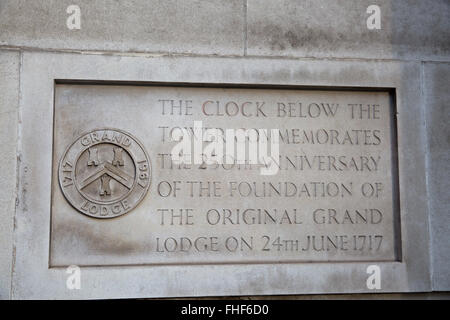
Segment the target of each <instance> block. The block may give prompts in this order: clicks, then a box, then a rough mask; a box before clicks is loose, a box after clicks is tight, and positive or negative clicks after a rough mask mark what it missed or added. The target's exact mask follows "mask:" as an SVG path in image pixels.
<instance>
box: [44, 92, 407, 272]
mask: <svg viewBox="0 0 450 320" xmlns="http://www.w3.org/2000/svg"><path fill="white" fill-rule="evenodd" d="M217 102H218V103H217ZM242 108H243V109H242ZM393 117H394V106H393V105H392V104H391V101H390V95H389V93H388V92H363V91H362V92H358V91H327V90H321V91H308V90H264V89H225V88H195V87H193V88H189V87H178V88H177V87H159V86H149V87H142V86H140V87H133V86H118V85H116V86H101V85H100V86H99V85H97V86H96V85H57V86H56V90H55V124H54V158H53V164H54V165H53V182H52V230H51V235H52V237H51V253H50V254H51V260H50V265H51V266H53V267H56V266H69V265H72V264H75V265H80V266H89V265H96V266H99V265H143V264H192V263H195V264H205V263H274V262H277V263H280V262H285V263H286V262H320V261H322V262H324V261H328V262H330V261H335V262H339V261H395V260H399V259H400V256H399V254H400V248H397V247H399V245H400V243H399V242H398V240H399V239H398V238H397V237H399V231H400V230H395V229H396V228H397V229H398V221H399V208H398V205H397V204H398V192H397V185H398V177H397V176H396V175H397V169H396V165H397V159H396V154H397V152H396V137H395V136H392V132H395V127H394V128H392V127H391V126H392V125H393V123H394V119H393ZM194 121H201V122H202V128H201V129H200V134H202V135H204V134H205V132H206V131H205V130H206V128H219V129H221V130H224V131H225V130H227V129H233V130H235V129H240V128H244V129H252V128H255V129H267V130H269V129H278V130H279V135H278V133H277V135H278V137H279V139H280V145H279V153H280V156H279V157H278V156H277V161H279V163H278V164H276V165H274V166H275V167H276V170H275V169H274V171H273V172H272V174H271V175H262V174H261V171H260V166H258V165H256V164H253V165H244V164H242V165H239V164H238V163H236V160H235V159H233V160H232V161H231V163H224V164H211V165H206V164H203V163H188V164H185V165H176V164H172V163H171V160H170V153H171V150H172V148H173V147H174V146H175V145H176V144H177V143H176V142H173V141H172V138H171V134H172V132H173V130H175V131H176V130H179V128H180V127H181V128H187V130H188V131H189V132H190V133H191V134H192V132H193V131H191V130H194V129H193V128H194ZM97 128H112V129H111V130H99V131H95V132H94V134H95V137H94V136H93V134H88V135H86V134H84V133H85V132H90V131H92V130H94V129H97ZM114 129H120V130H123V131H124V132H128V133H131V134H132V135H133V136H135V137H136V138H137V139H139V140H140V141H141V142H142V145H143V147H144V149H146V150H147V152H148V154H149V158H150V162H151V171H150V170H147V169H146V168H145V171H140V170H138V168H140V167H141V165H142V164H140V165H137V168H136V169H135V170H136V172H137V175H139V174H141V173H144V174H147V173H149V174H150V178H151V186H150V190H149V193H148V195H147V196H145V197H144V199H143V200H142V203H141V204H140V205H138V206H137V207H136V208H135V209H133V210H131V211H130V212H129V213H126V214H125V215H122V211H123V208H122V207H123V204H122V202H123V201H124V200H122V201H118V200H114V199H119V198H117V197H116V195H120V194H121V193H123V191H125V190H128V189H127V186H124V185H122V184H121V182H117V181H120V180H116V179H122V178H120V177H117V175H116V174H114V173H109V171H101V168H103V166H102V165H101V164H100V163H99V164H97V165H94V164H92V163H91V164H89V158H87V155H86V156H83V154H87V151H88V150H89V151H90V152H91V153H92V152H93V151H92V150H95V152H96V154H95V155H96V156H97V157H99V158H100V160H99V161H100V162H103V161H105V163H107V164H106V165H107V166H108V163H111V162H110V161H111V159H112V157H113V153H112V150H109V149H108V144H111V142H114V140H113V138H112V137H113V136H114V135H121V133H120V132H118V131H114ZM194 134H195V135H197V136H198V133H194ZM260 134H261V136H260V140H261V141H263V140H266V139H265V137H264V136H263V132H262V131H261V133H260ZM83 136H84V140H85V141H86V142H85V144H88V143H91V142H94V141H92V140H95V139H98V141H102V142H103V143H99V144H95V145H92V144H91V145H89V146H88V147H86V148H88V149H86V151H85V152H84V153H82V154H81V156H80V157H79V158H76V157H75V154H76V153H79V152H82V151H80V150H76V151H67V152H69V153H70V152H72V153H74V156H72V157H70V156H67V154H64V151H65V150H66V149H67V147H68V146H70V145H71V144H72V143H73V141H75V140H77V138H78V137H83ZM223 138H224V139H226V140H227V141H229V139H227V138H226V137H225V136H223ZM120 139H122V138H120ZM220 139H222V138H220ZM88 140H89V141H88ZM79 141H81V143H80V147H82V146H81V144H82V143H83V138H82V139H81V140H79ZM133 143H134V142H133ZM207 145H208V143H207V142H203V143H202V150H201V152H203V151H204V150H206V149H205V148H206V146H207ZM118 146H119V148H122V147H123V148H122V150H124V151H123V152H122V153H123V154H124V159H125V162H126V161H127V160H126V159H127V158H126V157H128V156H127V155H126V154H128V152H130V155H131V156H132V157H133V158H135V161H136V162H139V161H140V160H142V159H144V158H143V155H138V154H137V155H133V153H136V152H139V151H133V150H132V149H133V146H132V145H131V146H130V147H124V146H123V145H122V146H120V145H118ZM245 147H246V148H247V150H248V148H249V145H248V144H247V145H245ZM74 148H75V147H72V149H74ZM116 148H117V147H116ZM72 149H70V150H72ZM75 149H76V148H75ZM222 150H224V149H222ZM97 151H98V152H97ZM224 151H225V150H224ZM189 152H194V151H193V150H191V149H190V148H189ZM248 152H251V151H248ZM235 156H236V155H235V152H232V155H231V156H230V157H229V158H228V160H231V157H235ZM244 157H245V160H246V161H247V162H248V161H249V160H250V156H249V154H248V153H247V152H246V153H245V154H244ZM60 161H62V162H67V161H69V163H70V164H69V165H68V166H70V165H73V167H74V168H75V169H73V171H72V172H71V173H70V174H69V173H68V172H69V171H71V169H70V168H67V167H65V168H63V169H65V170H66V171H65V172H64V171H61V170H62V169H60V168H61V167H60V166H58V164H59V163H60ZM130 162H131V160H130ZM109 166H110V167H111V170H112V169H114V170H115V171H114V172H116V173H117V174H120V172H122V173H123V174H124V175H125V176H126V175H127V174H126V173H125V172H126V171H127V170H130V169H132V170H134V169H133V165H132V164H131V163H129V164H128V163H125V164H124V165H122V166H120V165H116V166H113V165H111V164H110V165H109ZM145 166H147V165H145ZM108 170H109V169H108ZM85 171H87V172H85ZM97 172H106V174H107V175H108V174H109V175H110V176H108V177H110V178H109V180H108V184H109V185H111V189H112V191H111V194H110V195H105V194H103V195H99V194H101V192H103V191H102V190H103V188H104V186H103V185H102V183H101V179H100V178H101V177H100V176H99V174H97V175H96V173H97ZM58 175H59V178H58ZM128 175H134V174H133V173H132V171H129V172H128ZM61 176H62V177H64V178H63V179H62V178H61ZM90 176H92V177H93V178H89V177H90ZM111 177H112V178H111ZM61 181H63V182H61ZM64 181H65V182H64ZM83 181H87V182H86V183H84V182H83ZM142 181H143V180H142ZM138 182H139V181H138ZM122 183H124V182H122ZM125 184H126V183H125ZM175 184H176V185H175ZM135 188H136V189H140V186H136V187H135ZM172 188H173V190H172V191H171V189H172ZM175 188H176V189H177V190H175ZM62 191H64V194H65V195H64V194H63V192H62ZM130 192H131V191H130ZM74 193H76V194H78V193H79V196H76V195H72V194H74ZM73 197H76V198H75V199H78V198H79V200H73V199H74V198H73ZM69 199H70V200H69ZM109 199H111V200H109ZM68 200H69V201H72V206H71V203H70V202H69V201H68ZM73 201H75V202H76V201H78V203H75V206H74V202H73ZM86 201H87V202H86ZM111 201H112V203H113V204H112V205H109V204H108V203H110V202H111ZM126 201H127V206H131V204H132V203H133V199H131V198H130V196H128V197H127V198H126ZM98 203H100V204H98ZM101 203H105V205H103V206H102V205H101ZM77 205H78V206H77ZM99 208H102V209H103V211H105V212H103V211H102V209H99ZM114 208H117V214H116V213H115V212H114ZM118 215H120V216H118ZM105 216H106V217H109V218H111V219H99V218H102V217H105ZM180 216H181V217H180ZM93 218H94V219H93ZM95 218H97V219H95ZM396 250H398V252H397V251H396Z"/></svg>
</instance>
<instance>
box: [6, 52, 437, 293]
mask: <svg viewBox="0 0 450 320" xmlns="http://www.w3.org/2000/svg"><path fill="white" fill-rule="evenodd" d="M93 66H95V67H93ZM420 70H421V69H420V64H417V63H412V62H408V63H400V62H386V61H333V60H326V61H311V60H308V59H306V60H282V59H281V60H279V59H254V58H252V59H240V58H215V57H202V58H199V57H192V58H188V57H185V58H181V57H178V58H170V57H160V58H144V57H116V56H98V55H77V54H50V53H36V52H29V53H24V55H23V64H22V86H21V88H22V89H21V90H22V93H23V97H22V106H23V108H24V110H23V111H24V112H23V114H24V118H23V126H22V135H23V136H22V137H23V139H22V141H23V160H22V162H21V163H22V166H23V167H24V168H25V167H26V168H28V170H27V171H26V172H25V171H23V170H22V171H21V177H20V181H19V182H20V185H19V188H21V187H22V186H24V185H26V186H27V195H26V196H25V197H21V198H20V203H21V204H22V205H21V206H20V207H19V210H18V211H17V213H16V222H17V223H16V229H15V233H16V236H15V239H16V241H15V246H16V260H15V272H14V277H13V290H12V295H13V298H16V299H18V298H36V297H39V298H56V297H59V298H62V297H64V298H99V297H102V298H125V297H185V296H218V295H224V296H227V295H234V296H236V295H271V294H274V295H280V294H283V295H287V294H305V293H308V294H318V293H323V294H325V293H343V292H346V293H363V292H374V291H372V290H370V289H369V288H367V286H366V281H367V277H368V274H367V267H368V266H369V265H371V264H373V263H374V262H375V263H376V264H377V265H378V266H379V267H380V271H381V273H382V287H381V289H380V290H377V292H424V291H429V290H430V289H431V285H430V276H429V275H430V264H429V251H428V249H429V247H428V245H429V243H428V242H427V241H424V239H427V238H428V215H427V201H426V198H427V193H426V188H425V187H426V184H425V176H424V174H425V171H424V168H425V152H424V146H425V144H424V143H423V142H424V137H425V135H424V131H425V130H424V124H423V122H422V119H421V118H420V117H417V114H418V112H420V108H421V104H420V101H421V100H420V92H421V91H420V74H421V73H420ZM55 79H59V80H58V81H60V82H61V80H66V81H67V80H70V79H72V80H74V79H76V80H87V81H89V82H90V84H92V80H98V79H102V80H103V81H109V82H114V84H116V85H117V84H122V85H123V84H132V85H133V84H148V83H149V82H158V83H159V84H160V85H161V82H167V83H174V82H181V83H183V84H185V85H186V84H191V85H195V84H196V83H197V84H198V83H209V84H219V83H220V84H221V87H224V86H227V85H231V84H234V85H239V86H245V85H254V84H255V83H257V84H259V85H271V86H277V85H295V86H315V87H322V89H323V88H324V87H325V88H326V87H330V86H334V87H336V86H338V87H351V88H377V89H379V90H380V91H385V90H386V89H385V88H392V89H395V92H396V102H397V104H396V107H397V115H396V117H397V124H398V126H397V131H398V150H399V152H398V162H399V167H398V168H399V170H398V176H399V190H400V208H401V211H400V228H401V239H402V248H401V249H402V252H401V260H400V261H392V260H389V261H381V260H377V261H371V262H369V261H353V262H350V261H347V262H333V263H323V262H310V263H266V264H264V263H251V264H250V263H233V264H182V265H179V264H178V265H176V264H175V265H170V266H166V265H164V266H162V265H133V266H130V265H114V266H108V267H105V266H99V265H97V266H94V265H91V266H81V272H82V276H81V277H82V278H81V279H82V280H81V281H82V284H81V287H82V289H80V290H68V289H67V287H66V280H67V274H66V269H65V268H64V267H56V266H52V265H51V261H52V257H51V256H50V249H51V246H52V243H51V238H50V236H49V235H50V234H51V226H52V221H51V217H52V210H51V203H52V199H51V190H52V171H53V168H54V163H53V143H52V141H54V138H55V136H54V132H53V129H52V128H53V126H54V123H53V119H54V118H53V116H54V115H56V114H54V110H55V109H54V108H55V105H54V101H55V99H54V98H55V96H54V93H55ZM118 81H121V83H120V82H118ZM100 84H105V83H104V82H103V83H100ZM140 88H141V89H142V87H140ZM244 89H245V88H244ZM265 91H267V90H265ZM105 97H106V95H105ZM68 98H69V99H68V100H69V101H70V95H68ZM99 98H101V95H98V96H97V95H92V99H90V100H86V101H85V103H86V104H89V103H92V101H95V100H96V99H99ZM112 102H113V103H112V106H114V105H116V104H118V103H119V102H120V100H114V101H112ZM130 102H131V101H130ZM68 105H70V103H69V104H68ZM91 105H92V104H91ZM96 105H97V104H96ZM98 105H100V104H98ZM94 111H95V108H91V109H90V110H89V112H94ZM111 111H112V110H111ZM146 114H147V113H143V115H142V116H141V117H140V120H139V121H143V120H145V119H146V117H148V116H145V115H146ZM131 115H132V114H131V113H124V114H123V117H124V118H125V120H126V119H127V117H131ZM86 116H87V115H86ZM66 119H69V117H66ZM114 119H115V117H111V118H110V119H109V120H108V121H112V123H111V124H114V123H113V121H115V120H114ZM147 120H148V118H147ZM89 121H96V120H95V119H94V118H89V120H88V121H87V122H86V123H85V124H83V125H89ZM128 121H130V122H129V127H127V128H124V129H127V131H134V130H137V126H136V125H134V126H131V122H132V121H131V120H128ZM69 122H70V121H69ZM91 124H94V123H93V122H91ZM37 132H38V133H39V134H38V135H37V134H36V133H37ZM81 134H82V132H81V131H80V132H75V133H73V136H72V137H71V138H70V139H69V138H67V139H68V140H71V141H73V140H75V139H77V137H79V136H80V135H81ZM135 135H136V136H137V137H139V140H146V139H150V138H149V137H146V136H145V135H143V136H141V134H135ZM55 141H57V140H55ZM65 144H66V143H62V144H61V145H65ZM149 149H150V150H147V151H148V152H152V151H151V149H152V148H151V147H149ZM58 150H59V149H58ZM152 164H153V163H152ZM151 192H152V190H150V193H149V195H148V196H147V197H146V198H145V200H144V201H150V200H151V199H152V198H151V195H152V193H151ZM55 195H56V193H55ZM55 200H57V199H55ZM144 205H145V203H144V202H142V203H141V206H142V207H144ZM141 206H140V207H141ZM140 207H138V208H140ZM138 208H137V209H136V210H138ZM135 213H137V211H135V212H129V213H127V214H125V215H124V216H123V217H120V218H117V221H123V220H124V219H125V218H131V219H134V218H133V217H136V216H137V214H135ZM73 214H74V215H73V216H74V217H77V218H76V219H81V218H83V219H84V218H87V217H85V216H83V215H82V214H81V213H78V212H73ZM87 219H92V218H87ZM119 219H120V220H119ZM114 220H115V219H113V220H111V221H114ZM107 223H108V222H107ZM129 232H130V234H131V235H132V236H133V230H130V231H129ZM417 234H420V235H421V237H417V236H415V235H417ZM94 235H95V233H94ZM73 241H74V242H73V243H74V244H77V239H76V238H73ZM112 241H113V240H112ZM69 248H70V247H69ZM74 248H75V246H74ZM385 257H386V256H385ZM30 270H33V272H30Z"/></svg>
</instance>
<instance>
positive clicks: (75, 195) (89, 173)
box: [59, 129, 151, 218]
mask: <svg viewBox="0 0 450 320" xmlns="http://www.w3.org/2000/svg"><path fill="white" fill-rule="evenodd" d="M150 171H151V167H150V160H149V157H148V155H147V153H146V152H145V150H144V148H143V146H142V144H141V143H140V142H139V141H138V140H137V139H136V138H134V137H133V136H132V135H130V134H129V133H126V132H124V131H121V130H117V129H96V130H93V131H91V132H89V133H86V134H84V135H82V136H81V137H80V138H78V139H77V140H75V142H73V143H72V144H71V145H70V146H69V147H68V148H67V150H66V151H65V152H64V155H63V157H62V158H61V161H60V164H59V184H60V186H61V189H62V192H63V194H64V196H65V197H66V199H67V200H68V201H69V203H70V204H71V205H72V206H73V207H75V208H76V209H77V210H78V211H80V212H81V213H83V214H86V215H88V216H91V217H95V218H114V217H118V216H121V215H123V214H125V213H127V212H129V211H130V210H132V209H133V208H134V207H136V206H137V205H138V204H139V202H140V201H141V200H142V199H143V198H144V196H145V194H146V193H147V190H148V188H149V186H150V178H151V172H150Z"/></svg>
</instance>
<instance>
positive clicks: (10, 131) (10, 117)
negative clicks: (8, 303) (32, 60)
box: [0, 51, 20, 299]
mask: <svg viewBox="0 0 450 320" xmlns="http://www.w3.org/2000/svg"><path fill="white" fill-rule="evenodd" d="M19 59H20V54H19V53H18V52H15V51H0V146H1V150H0V190H1V193H0V219H1V223H0V299H7V298H9V297H10V290H11V272H12V259H13V255H14V249H13V217H14V212H15V207H16V196H17V194H16V192H17V191H16V185H17V175H16V171H17V138H18V136H17V133H18V119H19V113H18V112H19Z"/></svg>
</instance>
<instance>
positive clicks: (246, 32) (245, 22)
mask: <svg viewBox="0 0 450 320" xmlns="http://www.w3.org/2000/svg"><path fill="white" fill-rule="evenodd" d="M243 1H244V56H246V55H247V37H248V35H247V34H248V24H247V14H248V13H247V11H248V10H247V7H248V0H243Z"/></svg>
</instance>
